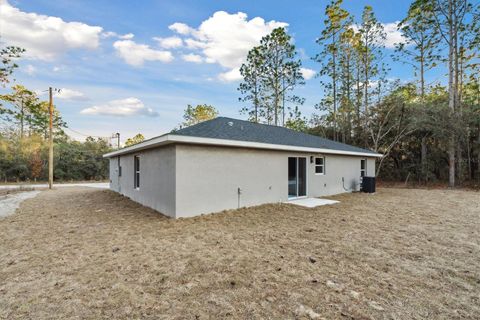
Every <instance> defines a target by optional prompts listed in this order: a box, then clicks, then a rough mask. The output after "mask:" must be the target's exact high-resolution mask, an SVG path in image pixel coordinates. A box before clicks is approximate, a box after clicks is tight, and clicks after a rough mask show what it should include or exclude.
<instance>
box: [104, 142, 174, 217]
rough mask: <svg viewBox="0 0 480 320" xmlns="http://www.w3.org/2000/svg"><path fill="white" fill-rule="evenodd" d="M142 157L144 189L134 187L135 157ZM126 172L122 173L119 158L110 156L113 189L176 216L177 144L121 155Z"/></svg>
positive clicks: (168, 214) (141, 186)
mask: <svg viewBox="0 0 480 320" xmlns="http://www.w3.org/2000/svg"><path fill="white" fill-rule="evenodd" d="M134 156H139V157H140V188H139V189H138V190H137V189H135V188H134V182H133V181H134V167H133V157H134ZM120 166H121V167H122V175H121V176H120V177H119V176H118V157H113V158H110V189H111V190H113V191H116V192H119V193H121V194H123V195H124V196H127V197H129V198H130V199H132V200H134V201H136V202H139V203H141V204H142V205H144V206H147V207H150V208H152V209H155V210H157V211H159V212H161V213H163V214H165V215H167V216H170V217H175V146H173V145H171V146H166V147H163V148H156V149H149V150H143V151H139V152H137V153H132V154H126V155H122V156H120Z"/></svg>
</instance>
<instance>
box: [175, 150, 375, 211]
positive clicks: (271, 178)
mask: <svg viewBox="0 0 480 320" xmlns="http://www.w3.org/2000/svg"><path fill="white" fill-rule="evenodd" d="M312 155H314V154H306V153H294V152H285V151H268V150H258V149H241V148H229V147H212V146H198V145H177V147H176V188H177V192H176V217H190V216H195V215H199V214H202V213H210V212H218V211H222V210H225V209H234V208H238V207H244V206H253V205H259V204H264V203H275V202H283V201H287V200H288V157H301V156H303V157H306V158H307V196H308V197H319V196H326V195H332V194H337V193H342V192H349V191H355V190H358V189H359V183H360V159H362V158H361V157H356V156H338V155H325V163H326V166H325V175H316V174H315V166H314V163H310V156H312ZM374 172H375V159H374V158H371V159H368V161H367V175H373V174H374ZM342 177H343V178H344V181H345V188H344V186H343V183H342ZM238 188H240V189H241V194H240V196H239V195H238Z"/></svg>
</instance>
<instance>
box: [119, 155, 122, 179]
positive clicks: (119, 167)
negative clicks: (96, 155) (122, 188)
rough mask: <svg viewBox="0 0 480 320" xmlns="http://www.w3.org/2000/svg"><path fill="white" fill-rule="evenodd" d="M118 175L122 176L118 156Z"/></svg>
mask: <svg viewBox="0 0 480 320" xmlns="http://www.w3.org/2000/svg"><path fill="white" fill-rule="evenodd" d="M118 176H119V177H121V176H122V166H121V165H120V156H119V157H118Z"/></svg>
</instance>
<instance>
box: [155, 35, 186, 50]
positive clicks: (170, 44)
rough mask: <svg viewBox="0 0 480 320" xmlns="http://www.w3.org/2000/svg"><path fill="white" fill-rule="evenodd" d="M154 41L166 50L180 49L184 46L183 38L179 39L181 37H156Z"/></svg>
mask: <svg viewBox="0 0 480 320" xmlns="http://www.w3.org/2000/svg"><path fill="white" fill-rule="evenodd" d="M153 40H155V41H157V42H158V44H159V45H160V47H162V48H165V49H173V48H179V47H181V46H182V45H183V40H182V38H179V37H168V38H160V37H154V38H153Z"/></svg>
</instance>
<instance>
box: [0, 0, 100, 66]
mask: <svg viewBox="0 0 480 320" xmlns="http://www.w3.org/2000/svg"><path fill="white" fill-rule="evenodd" d="M0 21H1V29H2V41H4V42H5V43H6V44H8V45H15V46H19V47H22V48H24V49H26V53H25V57H28V58H31V59H40V60H53V59H54V58H55V57H57V56H58V55H60V54H62V53H64V52H66V51H68V50H69V49H77V48H83V49H96V48H97V47H98V45H99V38H100V35H101V32H102V30H103V29H102V28H101V27H98V26H90V25H87V24H85V23H81V22H65V21H63V20H62V19H61V18H57V17H52V16H46V15H41V14H37V13H26V12H23V11H20V10H19V9H17V8H15V7H12V6H11V5H10V4H9V3H8V1H6V0H0Z"/></svg>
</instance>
